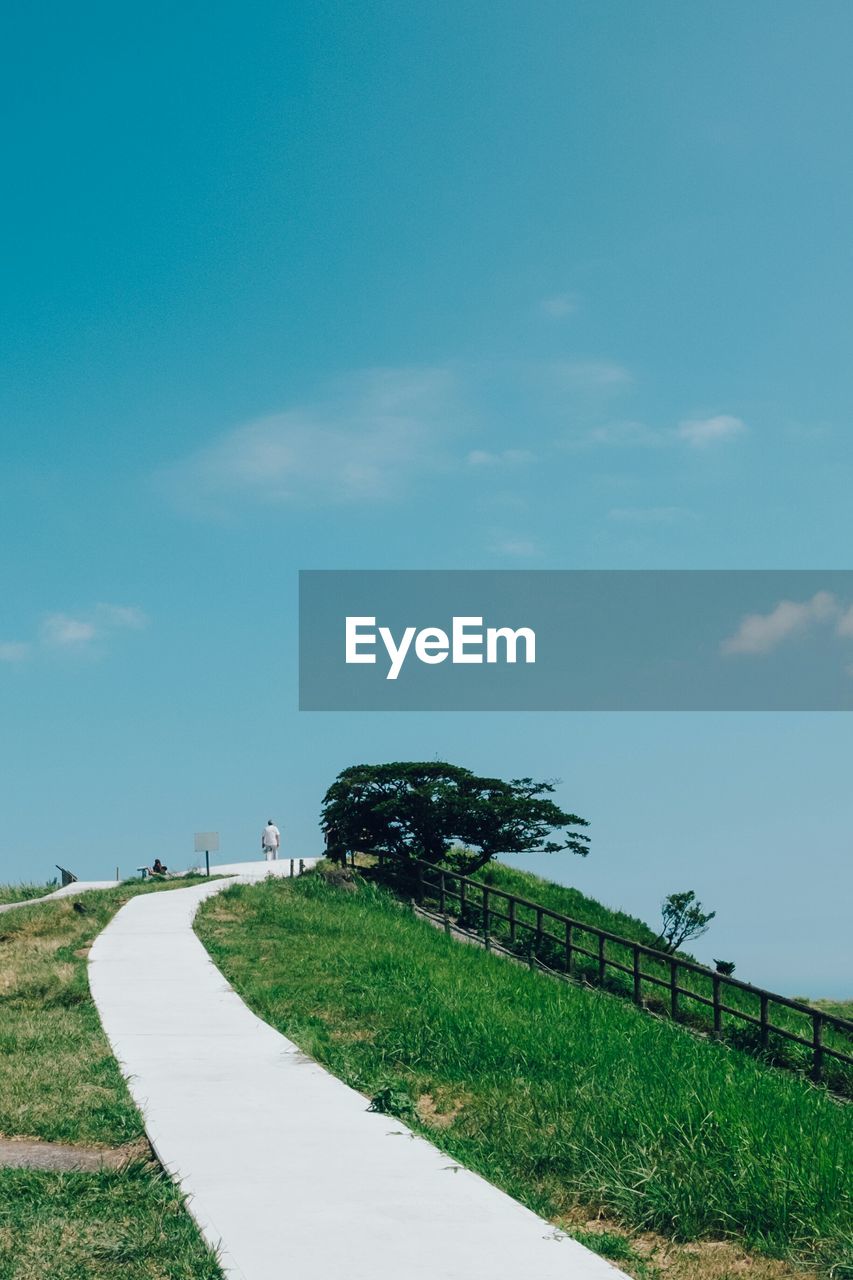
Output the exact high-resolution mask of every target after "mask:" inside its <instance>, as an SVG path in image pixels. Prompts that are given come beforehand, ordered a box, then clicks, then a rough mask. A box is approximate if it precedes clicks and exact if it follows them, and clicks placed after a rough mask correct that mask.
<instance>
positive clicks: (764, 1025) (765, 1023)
mask: <svg viewBox="0 0 853 1280" xmlns="http://www.w3.org/2000/svg"><path fill="white" fill-rule="evenodd" d="M760 1017H761V1047H762V1049H766V1048H767V1045H768V1042H769V1039H770V1026H769V1019H768V1017H767V992H766V991H762V993H761V1014H760Z"/></svg>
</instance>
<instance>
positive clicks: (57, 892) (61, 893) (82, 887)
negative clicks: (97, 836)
mask: <svg viewBox="0 0 853 1280" xmlns="http://www.w3.org/2000/svg"><path fill="white" fill-rule="evenodd" d="M117 884H118V881H117V880H75V881H74V883H73V884H66V885H63V887H62V888H61V889H54V891H53V893H45V894H43V895H42V896H41V897H40V898H24V900H23V901H22V902H4V903H2V904H0V911H14V910H15V909H16V908H17V907H31V906H33V904H34V903H36V902H52V901H53V900H54V898H69V897H73V896H74V895H75V894H77V893H87V892H88V891H89V890H90V889H114V888H115V887H116V885H117Z"/></svg>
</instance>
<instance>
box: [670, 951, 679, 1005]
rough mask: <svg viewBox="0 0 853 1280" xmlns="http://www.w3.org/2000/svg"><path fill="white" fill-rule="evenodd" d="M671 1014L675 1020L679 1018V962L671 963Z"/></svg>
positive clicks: (672, 961) (673, 961)
mask: <svg viewBox="0 0 853 1280" xmlns="http://www.w3.org/2000/svg"><path fill="white" fill-rule="evenodd" d="M669 1012H670V1014H671V1015H672V1017H673V1018H677V1017H678V961H677V960H670V962H669Z"/></svg>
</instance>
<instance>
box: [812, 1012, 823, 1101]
mask: <svg viewBox="0 0 853 1280" xmlns="http://www.w3.org/2000/svg"><path fill="white" fill-rule="evenodd" d="M822 1079H823V1017H822V1016H821V1014H819V1013H817V1012H815V1013H813V1014H812V1080H814V1081H815V1083H816V1084H817V1083H820V1081H821V1080H822Z"/></svg>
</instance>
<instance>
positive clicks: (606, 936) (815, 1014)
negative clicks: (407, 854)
mask: <svg viewBox="0 0 853 1280" xmlns="http://www.w3.org/2000/svg"><path fill="white" fill-rule="evenodd" d="M383 870H384V873H385V874H387V872H388V866H387V864H386V865H385V866H384V868H383ZM394 874H395V878H399V877H400V876H402V877H403V878H404V879H405V881H406V884H407V886H408V887H409V888H411V889H412V890H413V891H414V892H415V894H416V896H417V898H418V899H419V901H421V902H423V901H424V900H425V899H426V898H427V897H428V896H430V897H432V898H433V899H434V900H435V901H436V902H437V904H438V910H439V912H440V914H441V916H442V917H443V918H444V921H445V925H447V926H449V922H450V916H451V904H455V906H456V910H455V911H453V912H452V914H453V915H454V916H455V917H456V918H457V919H458V921H459V922H460V923H461V925H462V927H463V928H464V929H466V930H467V931H469V932H473V933H474V934H475V935H476V936H481V937H482V940H483V943H484V945H485V946H486V948H487V949H488V948H489V947H490V945H491V944H492V935H493V931H494V929H495V926H496V924H497V922H502V923H503V924H505V925H506V926H507V931H508V937H509V945H510V948H515V947H518V946H519V943H520V940H521V937H522V935H523V933H524V931H527V935H528V936H527V945H526V946H522V950H523V951H524V952H525V953H526V954H527V955H528V956H529V957H530V960H531V963H532V962H533V960H534V959H535V957H536V955H537V953H538V952H539V951H540V950H541V949H542V947H543V944H544V943H545V942H546V941H547V942H549V943H551V944H555V945H556V947H558V948H559V951H560V953H561V958H562V967H563V970H564V972H565V973H566V974H567V975H569V976H570V977H571V976H572V974H573V972H574V971H575V969H576V967H577V963H578V957H584V958H586V959H589V960H591V961H592V962H593V972H594V975H595V977H596V978H597V981H598V982H599V983H604V982H605V981H606V978H607V976H608V970H612V971H618V972H620V973H621V974H623V975H625V976H626V977H627V978H628V980H629V985H630V987H631V990H632V992H633V998H634V1001H635V1003H636V1004H638V1005H642V1004H643V984H644V983H648V984H650V985H651V986H654V987H659V988H663V989H664V992H665V996H664V999H665V1004H666V1007H667V1009H668V1012H669V1014H670V1015H671V1017H673V1018H679V1017H680V1016H681V1013H682V1010H681V1001H682V998H683V999H689V1000H692V1001H696V1002H697V1003H699V1004H700V1005H704V1006H707V1008H708V1009H710V1010H711V1017H712V1026H713V1033H714V1035H715V1036H720V1035H721V1033H722V1031H723V1015H724V1014H726V1015H728V1016H729V1017H731V1018H735V1019H739V1020H740V1021H742V1022H744V1023H747V1024H749V1025H751V1026H753V1027H755V1028H757V1029H758V1036H759V1044H760V1047H761V1048H762V1049H765V1050H766V1049H767V1048H768V1045H769V1041H770V1036H771V1034H773V1035H777V1036H781V1037H782V1038H783V1039H786V1040H790V1041H794V1042H796V1043H797V1044H799V1045H803V1046H805V1048H806V1049H807V1050H809V1051H810V1054H811V1073H810V1074H811V1078H812V1079H813V1080H815V1081H820V1080H822V1079H823V1077H824V1062H825V1059H826V1058H832V1059H834V1060H836V1061H838V1062H841V1063H846V1064H849V1065H853V1054H850V1053H845V1052H844V1051H843V1050H842V1049H840V1048H837V1047H835V1046H833V1045H828V1044H826V1042H825V1034H824V1032H825V1030H826V1028H827V1027H832V1028H835V1029H837V1030H838V1031H840V1032H841V1033H842V1034H844V1035H846V1036H848V1037H849V1036H853V1022H850V1021H848V1020H847V1019H845V1018H838V1017H835V1016H834V1015H833V1014H829V1013H825V1012H824V1011H823V1010H821V1009H815V1008H813V1007H812V1006H811V1005H808V1004H804V1003H803V1002H802V1001H799V1000H791V999H789V998H788V997H787V996H780V995H777V994H776V993H775V992H772V991H765V990H764V989H763V988H761V987H756V986H753V985H752V983H749V982H742V981H741V980H740V979H739V978H734V977H731V976H729V975H727V974H722V973H716V972H715V971H714V970H713V969H709V968H708V967H707V966H706V965H702V964H697V963H696V962H695V961H694V960H685V959H682V958H681V957H679V956H675V955H670V954H669V953H667V952H664V951H657V950H656V949H655V948H654V947H648V946H645V945H644V944H643V943H641V942H635V941H634V940H633V939H632V938H623V937H620V935H619V934H616V933H609V932H608V931H607V930H606V929H599V928H597V926H595V925H592V924H587V923H586V922H585V921H583V920H574V919H572V918H571V917H570V916H565V915H561V914H560V913H559V912H558V911H552V910H551V909H550V908H549V907H543V906H542V905H541V904H540V903H538V902H531V901H529V900H528V899H527V898H520V897H518V896H517V895H515V894H512V893H508V892H507V891H506V890H505V889H498V888H496V887H495V886H494V885H489V884H484V883H483V881H481V880H473V879H470V878H469V877H467V876H463V875H459V874H457V873H456V872H453V871H446V870H444V869H442V868H440V867H435V866H433V865H432V863H429V862H424V861H421V860H417V861H414V862H413V863H412V864H410V869H408V868H407V869H406V870H405V871H404V870H403V869H402V868H401V869H400V871H396V870H395V873H394ZM500 908H504V910H501V909H500ZM520 909H522V910H520ZM525 913H528V914H529V915H530V916H531V917H532V918H531V919H527V918H525ZM472 922H473V924H474V926H475V927H474V928H473V929H471V928H470V926H471V923H472ZM546 926H547V927H546ZM555 929H558V930H559V932H555V931H554V930H555ZM584 935H588V936H589V937H591V938H592V939H593V940H594V942H593V946H592V947H589V946H584V945H582V943H583V942H585V941H586V938H585V937H584ZM608 944H609V947H610V950H609V949H608ZM617 946H618V947H619V948H620V949H621V950H622V954H623V956H624V953H625V950H627V951H628V952H630V957H631V958H630V962H629V963H625V960H624V959H617V958H616V956H614V955H613V954H612V949H613V948H614V947H617ZM644 961H645V962H646V965H648V963H650V962H652V961H654V962H655V963H656V964H657V965H658V968H659V970H660V969H661V968H662V969H663V970H664V975H663V976H661V973H660V972H658V973H650V972H649V971H648V967H646V968H644V967H643V964H644ZM685 974H699V975H701V976H702V977H703V978H704V979H705V980H706V987H707V983H710V995H707V994H703V993H702V992H699V991H696V990H694V989H692V988H690V987H687V986H684V985H682V980H683V975H685ZM733 990H737V991H740V992H748V993H749V994H750V995H751V996H754V997H755V998H756V1000H757V1007H758V1013H757V1014H752V1013H748V1012H746V1011H745V1010H744V1009H738V1008H736V1007H735V1006H734V1005H733V1004H731V1003H726V1002H725V995H726V993H727V992H729V991H733ZM773 1005H779V1006H783V1007H785V1008H787V1009H791V1010H795V1011H796V1012H797V1013H798V1014H801V1015H803V1016H804V1017H805V1019H807V1020H808V1024H809V1025H810V1028H811V1034H810V1035H809V1036H803V1035H799V1034H797V1032H795V1031H793V1030H792V1029H791V1028H790V1027H782V1026H779V1024H778V1023H775V1022H773V1021H772V1020H771V1016H770V1009H771V1006H773Z"/></svg>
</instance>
